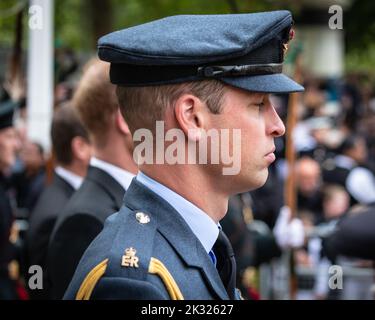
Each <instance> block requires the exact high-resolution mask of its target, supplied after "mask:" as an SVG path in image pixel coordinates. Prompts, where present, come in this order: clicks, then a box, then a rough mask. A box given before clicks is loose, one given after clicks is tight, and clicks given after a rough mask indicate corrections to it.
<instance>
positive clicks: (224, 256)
mask: <svg viewBox="0 0 375 320" xmlns="http://www.w3.org/2000/svg"><path fill="white" fill-rule="evenodd" d="M213 251H214V252H215V256H216V259H217V264H216V268H217V270H218V272H219V275H220V278H221V280H222V282H223V284H224V287H225V289H226V291H227V293H228V296H229V298H230V299H235V288H236V260H235V258H234V252H233V248H232V245H231V244H230V242H229V239H228V238H227V236H226V235H225V233H224V232H223V231H222V230H220V232H219V237H218V238H217V240H216V242H215V245H214V247H213Z"/></svg>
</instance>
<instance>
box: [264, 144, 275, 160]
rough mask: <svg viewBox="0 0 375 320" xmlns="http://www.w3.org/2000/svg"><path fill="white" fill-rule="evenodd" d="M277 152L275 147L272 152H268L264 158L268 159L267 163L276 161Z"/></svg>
mask: <svg viewBox="0 0 375 320" xmlns="http://www.w3.org/2000/svg"><path fill="white" fill-rule="evenodd" d="M275 150H276V148H275V147H273V148H272V149H271V151H270V152H268V153H267V154H266V155H265V156H264V157H265V158H266V160H267V162H269V163H272V162H274V161H275V160H276V156H275V153H274V152H275Z"/></svg>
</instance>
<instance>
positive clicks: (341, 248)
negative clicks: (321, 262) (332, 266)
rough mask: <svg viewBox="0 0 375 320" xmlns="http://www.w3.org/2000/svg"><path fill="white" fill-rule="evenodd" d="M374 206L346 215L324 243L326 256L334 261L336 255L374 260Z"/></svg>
mask: <svg viewBox="0 0 375 320" xmlns="http://www.w3.org/2000/svg"><path fill="white" fill-rule="evenodd" d="M374 230H375V205H374V204H372V205H371V206H369V207H368V208H367V209H366V210H364V211H363V212H360V213H356V214H353V215H348V216H346V217H345V218H344V219H342V220H341V221H340V222H339V224H338V225H337V230H336V231H335V232H334V233H333V234H332V235H331V236H330V237H329V238H328V239H326V240H325V241H324V251H325V253H326V255H327V256H328V257H329V258H330V259H331V260H332V261H335V259H336V257H337V256H338V255H344V256H350V257H357V258H362V259H368V260H375V231H374Z"/></svg>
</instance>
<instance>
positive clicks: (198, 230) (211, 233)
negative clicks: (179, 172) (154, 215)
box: [137, 171, 220, 253]
mask: <svg viewBox="0 0 375 320" xmlns="http://www.w3.org/2000/svg"><path fill="white" fill-rule="evenodd" d="M137 181H138V182H140V183H142V184H143V185H145V186H146V187H147V188H149V189H150V190H152V191H153V192H155V193H156V194H157V195H159V196H160V197H161V198H163V199H164V200H165V201H167V202H168V203H169V204H170V205H171V206H172V207H173V208H174V209H175V210H176V211H177V212H178V213H179V214H180V215H181V217H182V218H183V219H184V220H185V222H186V223H187V225H188V226H189V227H190V229H191V230H192V231H193V233H194V234H195V236H196V237H197V238H198V240H199V241H200V242H201V244H202V245H203V248H204V249H205V250H206V252H207V253H209V252H210V250H211V249H212V247H213V245H214V244H215V242H216V240H217V237H218V235H219V227H220V226H219V225H218V224H216V223H215V222H214V221H213V220H212V219H211V218H210V217H209V216H208V215H207V214H206V213H205V212H204V211H202V210H201V209H199V208H198V207H197V206H196V205H194V204H193V203H191V202H190V201H188V200H186V199H185V198H184V197H182V196H180V195H179V194H178V193H176V192H174V191H172V190H171V189H169V188H167V187H166V186H164V185H162V184H161V183H159V182H157V181H155V180H154V179H152V178H150V177H148V176H147V175H145V174H144V173H143V172H141V171H140V172H139V173H138V175H137Z"/></svg>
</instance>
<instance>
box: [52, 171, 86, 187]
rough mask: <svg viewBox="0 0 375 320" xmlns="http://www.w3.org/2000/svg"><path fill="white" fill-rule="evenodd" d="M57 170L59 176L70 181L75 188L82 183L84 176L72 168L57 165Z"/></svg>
mask: <svg viewBox="0 0 375 320" xmlns="http://www.w3.org/2000/svg"><path fill="white" fill-rule="evenodd" d="M55 172H56V174H57V175H58V176H59V177H61V178H62V179H64V180H65V181H66V182H67V183H69V184H70V185H71V186H72V187H73V189H74V190H77V189H78V188H79V187H80V186H81V184H82V181H83V178H82V177H81V176H79V175H77V174H75V173H73V172H72V171H70V170H67V169H65V168H63V167H60V166H57V167H56V168H55Z"/></svg>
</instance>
